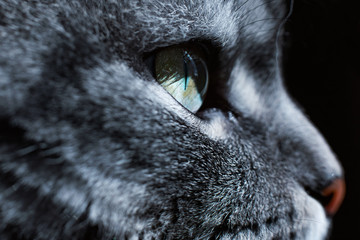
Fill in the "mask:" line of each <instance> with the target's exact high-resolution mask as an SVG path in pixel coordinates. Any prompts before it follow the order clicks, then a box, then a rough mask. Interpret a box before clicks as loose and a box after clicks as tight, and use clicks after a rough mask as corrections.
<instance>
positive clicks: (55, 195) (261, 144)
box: [0, 0, 343, 239]
mask: <svg viewBox="0 0 360 240" xmlns="http://www.w3.org/2000/svg"><path fill="white" fill-rule="evenodd" d="M287 12H288V10H286V8H285V6H284V2H283V1H280V0H279V1H265V0H253V1H249V0H239V1H222V0H216V1H214V0H211V1H210V0H209V1H145V0H144V1H116V0H113V1H91V0H88V1H61V0H58V1H51V2H48V1H39V2H36V1H2V2H1V3H0V52H1V55H0V120H1V123H2V124H1V125H2V127H1V129H2V132H3V133H2V136H1V138H0V140H1V141H0V143H1V145H0V146H1V147H0V157H1V160H0V172H1V179H2V180H1V183H0V187H1V191H0V203H1V204H0V209H1V211H0V222H1V223H2V224H1V225H2V226H0V236H1V237H3V238H5V239H6V238H9V239H14V238H21V237H24V238H25V239H27V238H29V239H70V238H71V239H74V238H77V239H111V238H114V239H323V238H325V237H326V235H327V232H328V229H329V225H330V219H329V217H328V215H330V214H332V213H334V212H335V210H336V208H337V207H338V206H339V203H340V202H341V201H340V200H339V199H340V198H341V197H342V193H341V190H342V189H343V188H342V187H341V184H342V182H341V181H340V182H339V181H337V182H336V183H338V184H340V187H335V190H329V191H330V192H331V193H333V194H334V195H335V196H337V199H335V198H332V199H331V200H330V203H328V204H327V205H326V204H325V205H324V206H323V205H322V204H321V203H320V200H319V197H317V195H319V196H320V195H321V192H322V191H323V190H324V189H326V187H327V186H329V185H330V184H331V183H332V182H334V180H335V179H337V178H339V177H341V176H342V170H341V167H340V165H339V163H338V162H337V160H336V159H335V157H334V156H333V154H332V152H331V150H330V149H329V147H328V145H327V144H326V142H325V141H324V139H323V138H322V136H321V135H320V134H319V133H318V131H317V130H316V129H315V128H314V127H313V126H312V124H311V123H310V122H309V121H308V120H307V118H306V117H305V116H304V114H303V113H302V112H301V111H300V110H299V109H298V107H297V106H296V105H295V104H294V103H293V102H292V100H291V99H290V97H289V96H288V95H287V93H286V91H285V89H284V86H283V82H282V79H281V69H280V67H279V66H280V65H281V30H280V29H281V26H280V25H281V22H282V21H283V19H284V18H285V16H286V14H287ZM179 59H180V60H179ZM168 63H169V64H170V65H168ZM179 64H180V67H179ZM171 76H172V77H174V76H180V77H178V80H179V79H182V80H184V79H186V81H189V82H186V81H185V84H184V85H185V86H184V89H182V87H183V86H182V85H181V86H180V87H178V88H175V90H174V91H173V92H171V91H172V90H171V89H170V90H169V88H167V86H168V85H169V84H168V85H166V83H167V81H169V79H170V81H171V79H172V78H171ZM159 78H161V79H159ZM192 81H195V83H194V82H192ZM196 81H200V82H196ZM164 82H165V83H164ZM171 83H173V82H171ZM180 83H183V82H180ZM187 84H189V85H187ZM191 84H193V85H191ZM187 86H195V87H193V88H192V90H193V91H195V92H194V94H193V93H189V94H188V93H186V94H185V93H184V92H183V91H185V90H186V89H187ZM199 86H201V89H200V87H199ZM188 89H190V87H188ZM179 91H180V92H179ZM201 91H203V92H201ZM189 96H190V97H189ZM191 96H192V97H191ZM175 99H177V100H175ZM198 108H200V109H198ZM332 186H333V185H332ZM327 189H329V188H327ZM325 208H326V209H327V210H325Z"/></svg>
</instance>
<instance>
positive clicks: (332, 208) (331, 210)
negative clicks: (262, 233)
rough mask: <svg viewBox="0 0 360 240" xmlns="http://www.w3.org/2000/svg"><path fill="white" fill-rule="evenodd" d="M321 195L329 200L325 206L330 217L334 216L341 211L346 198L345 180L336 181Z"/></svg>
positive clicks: (338, 179)
mask: <svg viewBox="0 0 360 240" xmlns="http://www.w3.org/2000/svg"><path fill="white" fill-rule="evenodd" d="M321 195H322V196H323V197H324V198H326V199H327V201H326V202H325V204H324V207H325V211H326V213H327V214H328V215H329V216H333V215H334V214H335V213H336V212H337V210H338V209H339V207H340V205H341V203H342V201H343V200H344V197H345V180H344V179H343V178H337V179H335V180H334V181H333V182H332V183H331V184H330V185H329V186H327V187H325V188H324V189H323V190H322V192H321Z"/></svg>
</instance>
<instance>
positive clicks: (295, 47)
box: [284, 0, 360, 239]
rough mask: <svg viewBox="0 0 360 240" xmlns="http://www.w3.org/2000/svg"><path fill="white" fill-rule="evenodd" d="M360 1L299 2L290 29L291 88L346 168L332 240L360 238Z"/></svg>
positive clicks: (287, 66)
mask: <svg viewBox="0 0 360 240" xmlns="http://www.w3.org/2000/svg"><path fill="white" fill-rule="evenodd" d="M359 2H360V1H359V0H295V2H294V11H293V14H292V16H291V18H290V19H289V21H288V22H287V24H286V25H285V27H286V33H285V34H286V35H285V42H286V43H285V44H286V47H287V48H286V49H287V50H286V51H285V61H284V65H285V72H284V76H285V79H286V85H287V87H288V90H289V91H290V93H291V94H292V96H293V97H294V98H295V99H296V100H297V101H298V102H299V103H300V105H301V106H302V107H304V109H305V111H306V114H307V115H308V116H309V118H310V119H311V121H312V122H313V123H314V124H315V125H316V126H317V127H318V129H320V131H321V132H322V134H323V135H324V136H325V138H326V139H327V141H328V142H329V144H330V145H331V147H332V149H333V151H334V152H335V154H336V155H337V156H338V158H339V160H340V162H341V163H342V165H343V168H344V170H345V179H346V184H347V189H346V197H345V200H344V202H343V205H342V206H341V208H340V210H339V212H338V213H337V215H336V216H335V218H334V227H333V231H332V237H331V239H360V237H359V233H358V232H359V231H360V220H359V219H360V216H359V215H360V208H359V205H360V196H359V195H360V191H359V190H360V158H359V151H360V127H359V126H360V125H359V123H360V111H359V110H360V5H359Z"/></svg>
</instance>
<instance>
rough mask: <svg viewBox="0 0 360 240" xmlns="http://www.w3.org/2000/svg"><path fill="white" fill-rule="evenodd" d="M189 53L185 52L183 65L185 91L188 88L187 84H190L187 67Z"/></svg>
mask: <svg viewBox="0 0 360 240" xmlns="http://www.w3.org/2000/svg"><path fill="white" fill-rule="evenodd" d="M187 55H188V53H187V52H186V51H185V52H184V56H183V64H184V75H185V76H184V78H185V83H184V91H185V90H186V87H187V82H188V66H187V61H186V57H187Z"/></svg>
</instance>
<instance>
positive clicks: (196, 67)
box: [154, 45, 209, 113]
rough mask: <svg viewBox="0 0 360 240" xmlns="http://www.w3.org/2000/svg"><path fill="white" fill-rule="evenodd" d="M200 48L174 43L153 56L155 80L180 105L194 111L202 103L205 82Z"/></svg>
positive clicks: (206, 75)
mask: <svg viewBox="0 0 360 240" xmlns="http://www.w3.org/2000/svg"><path fill="white" fill-rule="evenodd" d="M201 50H202V49H201V48H196V47H191V46H186V45H183V46H182V45H178V46H172V47H168V48H164V49H161V50H160V51H158V52H157V53H156V55H155V60H154V65H155V66H154V75H155V78H156V80H157V82H158V83H159V84H160V85H161V86H162V87H163V88H164V89H165V90H166V91H167V92H168V93H169V94H171V95H172V96H173V97H174V98H175V99H176V100H177V101H178V102H179V103H180V104H182V105H183V106H184V107H185V108H187V109H188V110H189V111H191V112H193V113H195V112H196V111H198V110H199V108H200V107H201V105H202V104H203V102H204V98H205V95H206V92H207V89H208V85H209V74H208V69H207V64H206V61H205V59H206V58H205V54H204V52H203V51H201Z"/></svg>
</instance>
